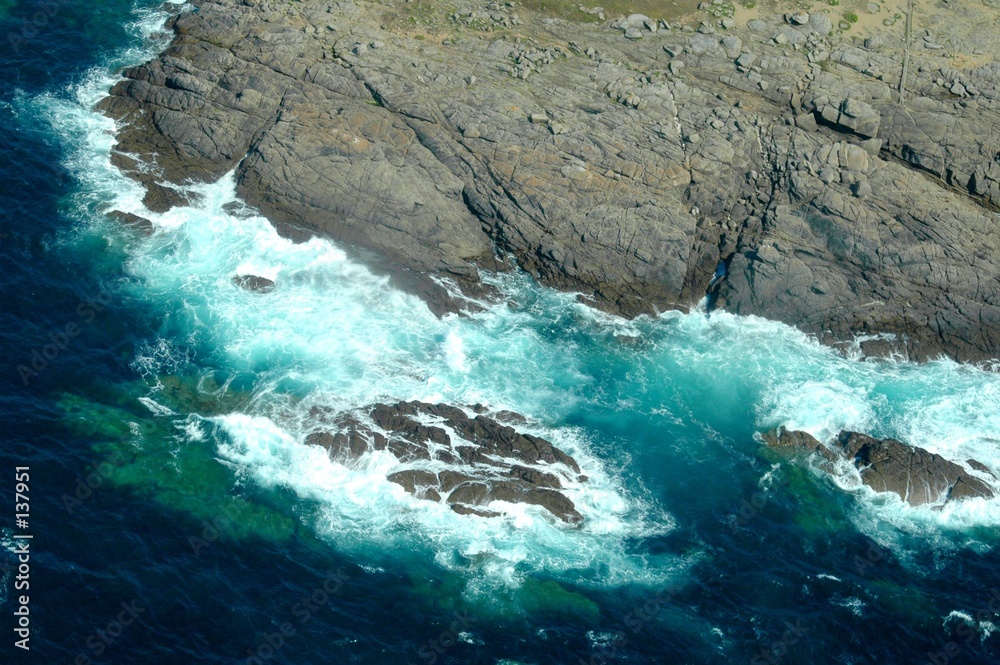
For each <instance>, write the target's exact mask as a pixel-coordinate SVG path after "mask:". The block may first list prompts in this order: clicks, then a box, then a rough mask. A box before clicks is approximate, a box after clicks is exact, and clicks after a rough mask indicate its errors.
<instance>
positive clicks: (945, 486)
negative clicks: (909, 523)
mask: <svg viewBox="0 0 1000 665" xmlns="http://www.w3.org/2000/svg"><path fill="white" fill-rule="evenodd" d="M763 438H764V442H765V443H766V444H767V445H769V446H771V447H774V448H784V449H789V450H792V451H810V452H818V453H819V454H820V455H822V456H823V457H824V458H825V459H826V460H827V461H829V462H831V463H833V462H836V461H838V460H841V459H847V460H849V461H851V462H852V463H853V464H854V466H855V467H856V468H857V469H858V472H859V473H860V474H861V480H862V481H863V482H864V483H865V485H868V486H869V487H871V488H872V489H874V490H875V491H876V492H894V493H895V494H898V495H899V497H900V498H901V499H903V500H904V501H906V502H907V503H909V504H910V505H911V506H922V505H924V504H940V505H943V504H945V503H948V502H950V501H957V500H960V499H969V498H985V499H992V498H994V497H995V496H996V494H995V492H994V491H993V489H992V488H991V487H990V485H989V484H987V483H986V482H985V481H983V480H982V479H981V478H979V477H977V476H974V475H972V474H970V473H969V471H968V470H967V469H966V468H965V467H963V466H961V465H960V464H956V463H954V462H952V461H950V460H947V459H945V458H944V457H941V456H940V455H937V454H935V453H932V452H929V451H926V450H924V449H922V448H916V447H914V446H909V445H907V444H905V443H902V442H900V441H896V440H895V439H875V438H872V437H870V436H867V435H865V434H859V433H858V432H847V431H844V432H841V433H840V434H839V435H838V436H837V438H836V440H835V441H834V442H833V443H832V444H831V445H830V446H829V447H827V446H824V445H823V444H821V443H820V442H819V441H818V440H816V439H815V438H814V437H813V436H811V435H810V434H808V433H806V432H797V431H788V430H785V429H783V428H781V429H778V430H772V431H770V432H768V433H766V434H764V435H763ZM968 464H969V467H970V468H971V469H974V470H976V471H979V472H981V473H983V474H986V475H987V476H989V477H991V478H992V479H993V480H994V481H995V480H996V478H995V477H993V474H992V473H991V472H990V471H989V469H987V467H986V466H984V465H983V464H981V463H980V462H977V461H976V460H969V461H968Z"/></svg>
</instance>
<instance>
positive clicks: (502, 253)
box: [100, 0, 1000, 361]
mask: <svg viewBox="0 0 1000 665" xmlns="http://www.w3.org/2000/svg"><path fill="white" fill-rule="evenodd" d="M888 3H889V4H887V5H886V8H887V9H893V8H895V7H896V6H897V5H899V4H900V2H899V0H888ZM193 5H194V6H195V7H196V8H197V11H185V12H183V13H181V14H180V15H179V16H177V17H176V18H175V19H174V20H173V21H172V28H173V30H174V33H175V37H174V40H173V42H172V44H171V45H170V47H169V48H168V49H167V50H166V51H165V52H164V53H163V54H162V55H160V56H159V57H157V58H155V59H153V60H152V61H150V62H148V63H145V64H143V65H141V66H138V67H134V68H131V69H128V70H126V71H125V72H124V80H122V81H121V82H120V83H118V84H117V85H116V86H115V87H114V89H113V90H112V92H111V96H110V97H108V98H107V99H105V100H104V101H103V102H102V103H101V104H100V108H101V109H102V110H103V111H104V112H105V113H107V114H108V115H110V116H112V117H114V118H115V119H117V120H118V121H119V124H120V129H119V133H118V146H117V149H116V151H115V153H114V159H115V161H116V163H117V164H118V165H119V166H120V167H121V168H123V169H124V170H126V171H127V172H129V173H131V174H132V175H133V176H134V177H136V178H138V179H139V180H141V181H142V182H144V183H145V184H146V185H147V189H148V195H147V198H146V204H147V206H148V207H149V208H150V209H153V210H162V209H165V208H168V207H170V206H172V205H177V204H178V203H180V202H182V201H183V195H182V194H181V193H178V191H177V190H176V189H175V188H172V187H166V186H165V185H166V184H171V183H173V184H182V183H184V182H187V181H191V180H195V181H200V180H213V179H216V178H219V177H220V176H222V175H223V174H225V173H227V172H229V171H231V170H234V169H235V172H236V178H237V182H238V192H239V194H240V195H241V196H242V197H243V198H244V199H245V200H246V201H247V202H248V203H249V204H251V205H253V206H256V207H258V208H260V209H261V210H262V211H263V212H264V213H265V214H266V215H267V216H268V217H269V218H270V219H271V220H272V221H274V222H275V223H276V224H277V225H278V226H279V228H280V229H281V230H282V232H283V233H286V234H290V235H295V236H299V235H302V234H310V233H318V234H322V235H326V236H329V237H332V238H334V239H335V240H337V241H338V242H340V243H343V244H344V245H346V246H349V247H353V248H355V250H356V251H357V253H358V255H359V256H363V257H365V258H366V259H367V260H369V261H370V262H371V263H372V264H373V265H378V266H381V267H382V269H384V270H387V271H389V272H391V273H392V274H394V275H395V276H396V277H397V279H399V280H400V284H401V285H402V286H404V287H405V288H408V289H411V290H414V291H416V292H419V293H421V294H422V295H423V296H424V297H425V299H426V301H427V302H428V304H429V305H430V306H431V307H432V309H434V310H435V311H438V312H444V311H449V310H456V309H459V308H460V307H461V303H460V302H456V301H454V300H453V299H452V298H451V297H449V296H448V293H447V292H446V289H445V288H443V287H442V286H441V284H440V282H439V280H438V279H436V278H441V277H445V278H448V279H450V280H452V281H453V282H455V283H457V284H458V285H459V286H461V287H462V288H463V289H465V290H466V291H467V292H469V293H479V292H480V290H481V288H480V285H479V277H478V271H479V270H480V269H488V270H502V269H505V268H506V267H508V266H509V265H510V264H511V263H514V264H516V265H518V266H520V267H521V268H522V269H524V270H526V271H528V272H529V273H531V274H532V275H534V276H535V277H537V278H538V279H539V280H541V281H542V282H543V283H546V284H549V285H552V286H554V287H556V288H560V289H566V290H572V291H577V292H580V293H581V294H582V295H583V297H585V298H586V299H587V300H588V301H590V302H592V303H594V304H595V305H596V306H598V307H601V308H604V309H607V310H610V311H613V312H616V313H619V314H623V315H626V316H633V315H637V314H640V313H644V312H648V313H652V312H655V311H662V310H664V309H667V308H682V309H683V308H686V307H689V306H691V305H692V304H694V303H696V302H698V301H699V300H700V299H701V298H702V297H703V296H705V295H706V291H708V296H709V302H710V306H711V307H724V308H726V309H728V310H730V311H733V312H738V313H745V314H758V315H762V316H767V317H770V318H774V319H778V320H781V321H784V322H787V323H790V324H793V325H796V326H799V327H800V328H802V329H803V330H805V331H808V332H811V333H815V334H817V335H819V336H820V338H821V339H824V340H826V341H829V342H831V343H834V342H837V341H843V340H850V339H852V338H853V336H854V335H856V334H859V333H861V334H876V333H884V334H887V337H883V338H882V341H881V342H880V343H879V345H870V347H871V348H868V349H866V348H865V346H864V345H862V349H863V350H867V351H870V352H873V353H886V352H899V353H902V354H905V355H906V356H907V357H910V358H912V359H926V358H930V357H934V356H937V355H940V354H945V355H948V356H951V357H953V358H956V359H959V360H965V361H976V360H985V359H990V358H996V357H998V356H1000V215H998V207H997V205H998V202H1000V62H998V61H996V60H995V59H994V57H993V56H992V55H990V54H991V53H995V52H996V44H995V43H994V40H995V34H996V33H995V31H994V30H991V29H981V28H980V26H984V25H995V24H996V22H997V21H998V20H1000V9H998V8H997V6H996V4H995V2H994V1H993V0H981V1H979V2H967V3H950V4H941V3H931V2H924V1H923V0H917V3H916V6H917V7H918V8H919V11H918V14H917V15H916V16H915V17H914V19H913V26H914V28H913V32H912V34H908V33H907V32H906V31H905V30H904V28H903V23H904V22H903V21H899V22H896V21H895V19H893V18H885V19H883V18H881V16H883V15H879V16H878V17H876V16H865V17H864V18H863V20H862V21H861V22H860V23H859V24H858V25H856V26H854V27H851V26H850V25H848V24H847V23H844V22H843V21H842V20H840V19H839V15H837V14H836V11H837V10H836V8H832V7H830V8H827V7H824V8H823V10H822V11H819V12H816V13H814V14H812V15H809V14H805V13H804V12H798V13H795V14H789V15H782V14H770V15H768V14H763V13H761V12H760V11H759V10H754V11H751V10H744V9H742V8H736V9H735V10H733V11H730V12H728V14H732V16H730V15H728V14H727V15H725V16H723V15H722V14H719V13H718V7H719V6H718V5H715V4H711V5H705V7H707V9H706V10H705V11H699V12H696V13H695V14H692V15H689V16H686V17H683V18H680V19H676V18H674V17H670V20H671V21H673V22H672V23H671V22H668V21H665V20H659V17H653V18H650V17H646V16H642V15H634V16H629V17H628V18H626V19H621V20H619V17H614V16H608V17H606V19H605V17H604V16H603V13H601V14H599V20H598V22H596V23H592V22H583V21H582V20H581V21H576V20H566V19H565V18H549V17H544V16H542V15H540V14H538V13H537V12H533V11H531V10H529V9H527V8H522V7H515V6H514V5H513V3H498V2H493V1H489V2H487V1H486V0H481V1H480V2H473V3H471V4H470V3H469V2H466V1H465V0H461V1H460V2H459V3H458V4H456V3H454V2H452V1H451V0H431V1H427V0H418V1H417V2H414V3H404V2H402V1H399V2H381V3H376V2H372V3H367V2H360V1H359V2H353V1H351V0H340V1H338V2H333V1H331V0H302V1H296V2H292V1H290V0H195V2H194V3H193ZM724 6H725V7H729V8H730V9H732V7H731V6H729V5H724ZM713 12H715V13H714V14H713ZM734 12H735V13H734ZM580 18H581V19H586V20H587V21H591V20H594V19H595V17H594V15H593V14H592V13H590V12H581V14H580ZM845 25H846V26H847V27H848V28H849V29H847V30H845V29H844V26H845ZM865 26H867V27H865ZM904 73H905V76H904V75H903V74H904ZM717 274H719V275H725V277H724V278H722V279H713V277H714V276H715V275H717ZM710 286H711V288H709V287H710Z"/></svg>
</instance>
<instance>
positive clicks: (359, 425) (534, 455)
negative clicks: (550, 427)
mask: <svg viewBox="0 0 1000 665" xmlns="http://www.w3.org/2000/svg"><path fill="white" fill-rule="evenodd" d="M475 410H478V409H475ZM501 414H504V415H501ZM501 414H497V417H498V418H503V419H506V420H510V419H511V418H510V414H509V412H501ZM311 415H312V417H313V418H315V419H316V420H318V421H319V422H321V423H322V424H323V427H322V428H321V429H319V430H318V431H315V432H313V433H312V434H310V435H309V436H308V437H307V438H306V443H308V444H311V445H316V446H322V447H323V448H326V449H327V451H328V452H329V453H330V456H331V458H333V459H334V460H336V461H339V462H342V463H350V462H352V461H354V460H357V459H359V458H361V457H363V456H364V455H367V454H370V453H372V452H375V451H380V450H387V451H389V452H391V453H392V454H393V455H394V456H395V457H396V458H397V459H398V460H399V462H400V469H399V470H398V471H394V472H393V473H391V474H390V475H389V476H388V479H389V480H391V481H392V482H394V483H396V484H398V485H401V486H402V487H403V488H404V489H405V490H406V491H407V492H409V493H410V494H413V495H414V496H416V497H417V498H420V499H426V500H428V501H443V502H445V503H447V504H448V505H449V506H450V507H451V509H452V510H454V511H455V512H457V513H460V514H463V515H466V514H474V515H479V516H482V517H493V516H497V515H499V514H500V513H498V512H496V511H495V510H491V509H490V508H489V507H488V506H489V504H490V503H491V502H493V501H505V502H509V503H527V504H532V505H536V506H541V507H542V508H545V509H546V510H548V511H549V512H550V513H552V514H553V515H554V516H555V517H557V518H559V519H560V520H562V521H564V522H567V523H569V524H579V523H580V522H582V521H583V516H582V515H581V514H580V513H579V512H578V511H577V510H576V506H575V505H574V504H573V501H572V500H570V499H569V498H568V497H567V496H566V495H565V494H564V493H563V491H562V490H563V488H564V482H565V481H568V480H573V481H575V482H583V481H585V480H586V478H585V477H584V476H580V475H579V474H580V467H579V465H578V464H577V463H576V460H574V459H573V458H572V457H570V456H569V455H567V454H566V453H564V452H563V451H561V450H559V449H558V448H557V447H555V446H554V445H552V443H550V442H549V441H546V440H545V439H542V438H539V437H535V436H532V435H530V434H521V433H519V432H517V431H516V430H515V429H514V428H513V427H509V426H506V425H503V424H501V423H499V422H497V420H495V419H494V418H491V417H489V416H486V415H483V414H478V415H469V414H468V413H466V411H465V410H463V409H460V408H458V407H455V406H450V405H447V404H427V403H423V402H399V403H398V404H392V405H390V404H375V405H374V406H372V407H371V408H370V410H368V412H367V414H365V415H366V416H367V417H358V416H355V415H340V416H336V417H334V418H332V419H331V418H330V417H329V415H328V414H327V413H326V412H325V411H323V410H322V409H319V408H314V409H313V411H312V413H311ZM442 464H444V465H447V469H446V470H441V467H442Z"/></svg>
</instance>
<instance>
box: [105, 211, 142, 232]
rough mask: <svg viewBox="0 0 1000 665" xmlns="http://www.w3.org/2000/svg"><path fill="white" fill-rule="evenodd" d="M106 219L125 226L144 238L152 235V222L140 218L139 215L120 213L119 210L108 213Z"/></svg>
mask: <svg viewBox="0 0 1000 665" xmlns="http://www.w3.org/2000/svg"><path fill="white" fill-rule="evenodd" d="M108 217H110V218H111V219H114V220H117V221H119V222H121V223H122V225H123V226H126V227H128V228H130V229H132V230H133V231H136V232H138V233H140V234H142V235H144V236H151V235H153V222H151V221H149V220H148V219H146V218H145V217H140V216H139V215H136V214H133V213H131V212H122V211H121V210H112V211H110V212H109V213H108Z"/></svg>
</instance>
